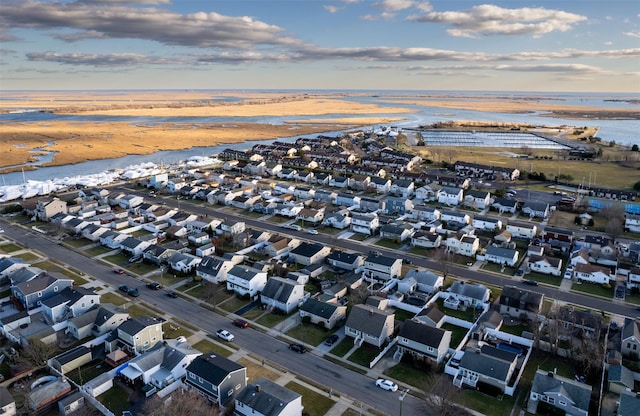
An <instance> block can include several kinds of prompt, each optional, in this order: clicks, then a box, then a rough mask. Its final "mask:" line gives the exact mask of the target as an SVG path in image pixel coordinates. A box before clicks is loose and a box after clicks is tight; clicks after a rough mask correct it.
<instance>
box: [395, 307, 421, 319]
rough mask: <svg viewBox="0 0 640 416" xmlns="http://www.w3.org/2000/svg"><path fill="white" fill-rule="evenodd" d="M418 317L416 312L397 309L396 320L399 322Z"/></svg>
mask: <svg viewBox="0 0 640 416" xmlns="http://www.w3.org/2000/svg"><path fill="white" fill-rule="evenodd" d="M414 316H416V314H415V312H409V311H405V310H404V309H395V318H396V320H397V321H403V322H404V321H406V320H407V319H411V318H413V317H414Z"/></svg>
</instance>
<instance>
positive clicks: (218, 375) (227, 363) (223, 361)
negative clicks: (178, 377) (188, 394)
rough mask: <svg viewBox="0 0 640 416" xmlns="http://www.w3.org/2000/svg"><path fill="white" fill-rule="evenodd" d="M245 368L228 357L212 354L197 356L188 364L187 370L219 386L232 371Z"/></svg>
mask: <svg viewBox="0 0 640 416" xmlns="http://www.w3.org/2000/svg"><path fill="white" fill-rule="evenodd" d="M243 368H244V367H243V366H241V365H240V364H236V363H235V362H233V361H231V360H230V359H228V358H225V357H222V356H220V355H215V354H210V355H201V356H199V357H196V359H195V360H193V361H192V362H191V364H189V365H188V366H187V371H188V372H191V373H193V374H195V375H197V376H198V377H201V378H203V379H205V380H207V381H208V382H210V383H211V384H213V385H214V386H219V385H220V384H221V383H222V382H223V381H224V379H225V378H226V377H227V376H228V375H229V374H230V373H233V372H235V371H238V370H242V369H243Z"/></svg>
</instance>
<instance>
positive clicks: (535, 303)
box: [498, 286, 544, 322]
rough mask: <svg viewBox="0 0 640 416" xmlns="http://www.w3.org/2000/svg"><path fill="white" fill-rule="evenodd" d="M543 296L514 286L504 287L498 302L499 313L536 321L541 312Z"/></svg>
mask: <svg viewBox="0 0 640 416" xmlns="http://www.w3.org/2000/svg"><path fill="white" fill-rule="evenodd" d="M543 300H544V295H543V294H541V293H536V292H531V291H528V290H524V289H519V288H517V287H515V286H504V287H503V288H502V293H501V294H500V298H499V300H498V305H499V306H500V313H501V314H502V315H506V316H510V317H511V318H516V319H523V318H525V319H527V320H530V321H534V322H535V321H536V320H537V318H538V314H539V313H540V311H541V310H542V302H543Z"/></svg>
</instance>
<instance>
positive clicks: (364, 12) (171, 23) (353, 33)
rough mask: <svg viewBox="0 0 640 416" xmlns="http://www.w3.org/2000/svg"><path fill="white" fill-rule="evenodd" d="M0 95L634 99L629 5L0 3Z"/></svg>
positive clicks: (635, 66)
mask: <svg viewBox="0 0 640 416" xmlns="http://www.w3.org/2000/svg"><path fill="white" fill-rule="evenodd" d="M0 23H1V24H0V42H1V43H0V56H1V59H2V61H1V68H0V71H1V72H0V75H1V77H0V88H1V89H3V90H10V89H27V90H29V89H33V90H37V89H208V88H213V89H338V90H340V89H405V90H503V91H576V92H591V91H594V92H630V93H639V92H640V59H639V58H640V1H638V0H622V1H620V0H618V1H615V0H614V1H601V0H575V1H574V0H566V1H557V0H556V1H540V2H537V3H532V2H524V1H518V0H511V1H493V2H489V1H487V2H473V1H461V0H460V1H459V0H446V1H421V0H379V1H376V0H372V1H369V0H289V1H278V0H196V1H189V0H173V1H172V0H137V1H135V0H134V1H128V0H58V1H44V0H2V4H1V5H0Z"/></svg>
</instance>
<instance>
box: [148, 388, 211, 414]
mask: <svg viewBox="0 0 640 416" xmlns="http://www.w3.org/2000/svg"><path fill="white" fill-rule="evenodd" d="M144 414H147V415H151V414H152V415H154V416H191V415H198V416H218V415H220V414H221V412H220V410H219V409H218V407H216V406H215V405H214V406H212V405H211V404H209V402H208V401H207V399H205V398H204V397H203V396H201V395H199V394H197V393H195V392H194V391H191V390H184V389H178V390H176V391H174V392H173V393H172V394H171V395H170V396H169V398H167V399H164V400H163V399H160V398H159V397H157V396H156V397H154V398H153V399H152V400H148V401H147V402H146V403H145V405H144Z"/></svg>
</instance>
